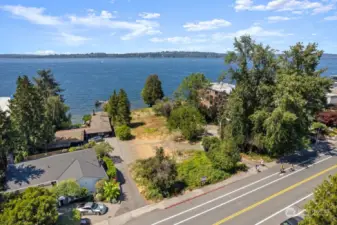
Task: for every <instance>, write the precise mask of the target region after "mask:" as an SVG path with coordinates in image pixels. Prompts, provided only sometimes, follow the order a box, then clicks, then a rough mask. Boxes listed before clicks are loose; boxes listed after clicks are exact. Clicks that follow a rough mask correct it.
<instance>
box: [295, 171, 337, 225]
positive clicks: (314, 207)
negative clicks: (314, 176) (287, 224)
mask: <svg viewBox="0 0 337 225" xmlns="http://www.w3.org/2000/svg"><path fill="white" fill-rule="evenodd" d="M305 210H306V213H305V217H304V220H303V221H301V222H300V225H317V224H319V225H336V224H337V174H335V175H333V176H329V179H327V180H325V181H323V183H322V184H321V185H319V186H318V187H317V188H316V189H315V191H314V199H313V200H311V201H309V203H307V204H306V206H305Z"/></svg>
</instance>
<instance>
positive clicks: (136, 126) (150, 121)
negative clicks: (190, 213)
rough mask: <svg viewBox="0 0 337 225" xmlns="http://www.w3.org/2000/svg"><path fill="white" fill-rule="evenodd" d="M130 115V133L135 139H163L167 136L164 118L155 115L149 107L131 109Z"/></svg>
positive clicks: (167, 131)
mask: <svg viewBox="0 0 337 225" xmlns="http://www.w3.org/2000/svg"><path fill="white" fill-rule="evenodd" d="M131 116H132V121H131V133H132V135H133V136H135V137H136V139H142V140H149V139H158V140H163V139H165V138H166V137H167V136H169V133H170V132H169V130H168V129H167V127H166V118H165V117H163V116H156V115H155V113H154V112H153V110H152V109H151V108H144V109H137V110H133V111H132V114H131Z"/></svg>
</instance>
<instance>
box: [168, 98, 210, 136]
mask: <svg viewBox="0 0 337 225" xmlns="http://www.w3.org/2000/svg"><path fill="white" fill-rule="evenodd" d="M167 125H168V128H169V129H171V130H174V129H178V130H180V132H181V133H182V135H183V136H184V137H185V138H186V139H188V140H190V141H191V140H194V139H196V138H197V137H198V136H199V135H200V134H201V133H202V132H203V126H204V125H205V119H204V117H203V116H202V115H201V114H200V112H199V111H198V109H197V108H195V107H193V106H190V105H184V106H181V107H178V108H176V109H174V110H173V111H172V113H171V115H170V117H169V119H168V121H167Z"/></svg>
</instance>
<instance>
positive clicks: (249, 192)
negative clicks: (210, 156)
mask: <svg viewBox="0 0 337 225" xmlns="http://www.w3.org/2000/svg"><path fill="white" fill-rule="evenodd" d="M330 158H332V156H329V157H327V158H324V159H322V160H320V161H317V162H316V163H314V164H312V165H309V166H308V167H311V166H313V165H316V164H318V163H321V162H324V161H325V160H328V159H330ZM305 169H307V167H305V168H302V169H299V170H296V171H294V172H292V173H290V174H288V175H286V176H284V177H281V178H278V179H276V180H274V181H271V182H269V183H267V184H265V185H262V186H260V187H258V188H256V189H254V190H251V191H248V192H246V193H245V194H242V195H240V196H238V197H235V198H233V199H231V200H229V201H226V202H224V203H221V204H219V205H217V206H214V207H212V208H210V209H207V210H205V211H203V212H201V213H198V214H195V215H194V216H191V217H189V218H187V219H184V220H182V221H180V222H178V223H175V224H174V225H178V224H182V223H184V222H187V221H189V220H191V219H193V218H196V217H198V216H201V215H203V214H205V213H208V212H210V211H212V210H214V209H217V208H219V207H221V206H224V205H227V204H228V203H231V202H233V201H235V200H237V199H239V198H242V197H244V196H246V195H249V194H251V193H253V192H255V191H258V190H260V189H262V188H264V187H267V186H269V185H271V184H273V183H276V182H277V181H280V180H283V179H285V178H287V177H289V176H292V175H294V174H296V173H299V172H301V171H303V170H305Z"/></svg>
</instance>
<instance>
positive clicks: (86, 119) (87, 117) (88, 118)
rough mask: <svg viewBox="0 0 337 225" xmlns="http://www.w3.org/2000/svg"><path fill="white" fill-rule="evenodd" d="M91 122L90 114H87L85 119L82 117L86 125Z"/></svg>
mask: <svg viewBox="0 0 337 225" xmlns="http://www.w3.org/2000/svg"><path fill="white" fill-rule="evenodd" d="M90 120H91V115H90V114H86V115H84V116H83V117H82V121H83V122H84V123H86V122H88V121H90Z"/></svg>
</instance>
